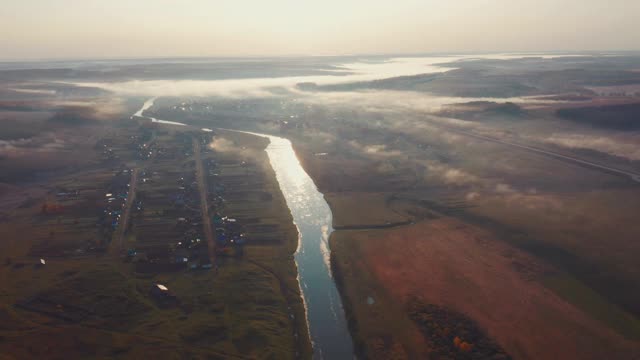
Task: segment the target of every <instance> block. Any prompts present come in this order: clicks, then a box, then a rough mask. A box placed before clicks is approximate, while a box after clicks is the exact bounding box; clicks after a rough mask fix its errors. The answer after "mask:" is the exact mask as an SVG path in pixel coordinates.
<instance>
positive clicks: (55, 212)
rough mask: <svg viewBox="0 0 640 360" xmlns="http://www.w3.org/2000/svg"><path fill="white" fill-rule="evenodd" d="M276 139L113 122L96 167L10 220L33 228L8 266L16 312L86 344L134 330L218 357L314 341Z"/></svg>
mask: <svg viewBox="0 0 640 360" xmlns="http://www.w3.org/2000/svg"><path fill="white" fill-rule="evenodd" d="M217 141H224V142H225V143H226V144H228V145H229V146H228V147H227V148H220V147H216V146H215V144H216V142H217ZM266 144H267V142H266V140H265V139H262V138H258V137H255V136H251V135H244V134H235V133H229V132H223V131H221V133H219V132H217V131H216V132H213V131H208V132H204V131H201V130H200V129H193V128H189V127H179V126H166V125H159V124H153V123H149V122H148V121H144V120H142V119H140V120H139V121H136V122H133V123H127V124H126V125H122V127H121V128H118V127H114V128H108V129H107V131H104V133H103V134H102V135H101V136H100V137H99V138H98V139H97V140H96V143H95V146H94V148H93V149H94V152H95V154H94V155H93V157H92V158H91V160H90V161H89V162H87V163H86V164H85V165H83V166H84V167H82V168H79V169H78V170H75V171H72V172H69V173H67V174H64V175H63V176H60V177H58V178H56V179H55V181H51V182H50V185H49V186H48V187H47V193H46V194H45V196H43V197H41V198H33V199H31V200H29V201H28V202H25V204H24V205H23V206H22V207H20V208H19V209H18V211H17V212H16V213H15V214H14V215H13V218H14V219H17V220H16V221H15V224H17V225H12V226H14V227H12V228H7V226H9V225H8V224H6V223H5V224H4V225H3V224H0V226H4V227H5V228H4V230H3V231H5V232H9V231H16V232H18V231H19V232H21V234H22V235H23V237H22V238H24V239H26V240H25V241H22V242H18V243H15V244H14V245H13V247H11V252H5V256H4V266H3V267H2V268H1V269H0V271H1V272H2V273H3V274H4V275H3V279H4V280H3V281H4V285H3V288H5V289H11V290H8V291H7V292H6V294H5V299H6V301H7V302H8V303H10V304H12V307H11V309H12V310H11V312H10V313H11V314H12V316H16V318H24V319H25V321H31V322H35V323H38V324H43V325H42V326H45V325H44V324H49V325H46V326H47V327H46V329H51V331H54V329H59V328H67V327H74V328H78V327H79V328H80V329H83V335H78V336H82V337H83V338H84V339H85V340H86V341H88V342H93V341H97V340H96V339H101V338H102V337H101V336H100V335H98V333H97V332H100V331H124V332H125V333H126V334H128V335H126V336H127V337H129V336H130V337H131V339H133V338H134V337H135V338H137V339H138V340H137V341H142V343H143V344H148V347H147V348H146V349H147V351H150V352H153V351H155V350H154V349H155V348H154V346H153V345H152V344H153V342H154V341H157V340H156V339H157V338H162V339H167V341H170V343H171V344H175V347H174V348H175V349H176V351H181V352H182V351H184V349H185V347H187V348H189V347H191V346H193V345H197V347H196V348H193V350H190V351H195V352H196V353H204V354H218V356H219V355H220V354H225V355H224V356H227V355H229V356H240V357H242V356H247V357H253V355H252V354H254V355H255V354H258V353H263V352H264V351H267V352H270V353H272V354H274V356H275V357H277V358H287V357H290V356H291V354H296V353H298V354H301V353H305V352H308V351H310V347H309V346H308V343H307V342H306V340H305V338H304V337H300V336H298V335H296V334H301V333H306V323H305V322H304V319H305V318H304V307H303V304H302V300H301V296H300V292H299V291H300V290H299V287H298V285H297V279H296V270H295V263H294V261H293V253H294V252H295V249H296V247H297V231H296V228H295V226H294V224H293V222H292V218H291V214H290V213H289V211H288V207H287V206H286V202H285V201H284V198H283V197H282V194H281V193H280V189H279V186H278V183H277V180H276V179H275V174H274V173H273V169H272V168H271V166H270V164H269V161H268V157H267V155H266V153H265V152H264V148H265V147H266ZM18 239H19V238H18ZM5 275H6V276H5ZM256 299H257V303H256ZM273 324H279V326H278V328H277V329H276V328H273V326H272V325H273ZM39 326H40V325H38V326H37V327H39ZM51 326H53V327H51ZM43 329H45V328H43ZM47 331H49V330H47ZM12 334H14V335H15V334H19V332H13V333H12ZM129 334H130V335H129ZM5 335H6V334H5ZM14 335H8V336H14ZM3 336H4V335H3ZM212 339H213V340H212ZM255 339H260V341H257V342H256V341H255ZM100 341H103V340H100ZM112 346H113V347H114V349H115V347H117V346H118V345H117V344H116V343H113V345H112ZM140 346H141V347H142V348H145V346H146V345H140ZM172 346H173V345H172ZM104 348H105V349H109V345H107V346H106V347H104ZM177 349H180V350H177ZM60 351H63V348H60ZM114 351H115V350H114ZM88 354H89V353H85V354H84V355H88ZM107 354H108V353H107ZM43 356H44V353H43Z"/></svg>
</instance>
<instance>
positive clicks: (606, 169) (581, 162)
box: [440, 126, 640, 183]
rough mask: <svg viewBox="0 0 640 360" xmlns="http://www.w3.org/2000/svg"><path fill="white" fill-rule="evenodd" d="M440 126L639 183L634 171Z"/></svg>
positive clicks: (447, 128) (639, 179)
mask: <svg viewBox="0 0 640 360" xmlns="http://www.w3.org/2000/svg"><path fill="white" fill-rule="evenodd" d="M440 127H442V128H444V129H445V130H447V131H451V132H454V133H456V134H460V135H464V136H469V137H472V138H475V139H479V140H484V141H490V142H494V143H497V144H502V145H507V146H511V147H515V148H519V149H523V150H527V151H530V152H535V153H538V154H541V155H546V156H549V157H552V158H556V159H559V160H564V161H568V162H572V163H575V164H578V165H586V166H588V167H590V168H593V169H596V170H601V171H604V172H607V173H610V174H616V175H622V176H625V177H628V178H630V179H631V180H633V181H635V182H638V183H640V174H638V173H634V172H631V171H626V170H621V169H616V168H613V167H610V166H607V165H602V164H598V163H594V162H591V161H588V160H584V159H579V158H575V157H572V156H567V155H563V154H559V153H556V152H553V151H549V150H544V149H540V148H537V147H533V146H528V145H522V144H518V143H515V142H511V141H506V140H501V139H498V138H494V137H490V136H485V135H478V134H475V133H472V132H469V131H464V130H459V129H454V128H451V127H449V126H440Z"/></svg>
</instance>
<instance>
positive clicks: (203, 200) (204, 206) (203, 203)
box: [193, 139, 216, 264]
mask: <svg viewBox="0 0 640 360" xmlns="http://www.w3.org/2000/svg"><path fill="white" fill-rule="evenodd" d="M200 152H201V151H200V143H199V142H198V139H193V154H194V156H195V160H196V179H197V181H198V192H199V193H200V208H201V211H202V226H203V227H204V236H205V237H206V238H207V245H208V247H209V260H210V261H211V263H212V264H213V263H214V261H215V256H216V254H215V249H216V242H215V238H214V236H213V228H212V227H211V217H210V216H209V206H208V202H207V182H206V180H205V174H204V168H203V167H202V158H201V156H200Z"/></svg>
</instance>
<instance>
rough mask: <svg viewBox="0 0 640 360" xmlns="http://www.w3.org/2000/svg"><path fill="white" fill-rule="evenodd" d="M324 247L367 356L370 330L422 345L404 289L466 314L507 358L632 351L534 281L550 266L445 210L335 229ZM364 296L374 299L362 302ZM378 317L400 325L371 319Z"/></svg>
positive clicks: (407, 348)
mask: <svg viewBox="0 0 640 360" xmlns="http://www.w3.org/2000/svg"><path fill="white" fill-rule="evenodd" d="M331 247H332V250H333V251H334V254H335V261H334V262H335V264H334V266H336V267H337V269H338V271H339V273H340V274H342V275H343V280H342V282H343V283H344V286H343V289H344V291H345V298H346V299H347V301H348V302H349V304H348V305H347V306H348V307H349V308H350V309H352V310H353V311H355V313H354V318H355V319H354V323H355V326H356V328H357V331H356V334H358V337H359V338H360V339H361V341H362V342H363V344H365V345H362V346H364V348H365V349H364V352H365V354H366V355H367V357H370V358H376V357H377V354H378V353H376V350H375V348H374V347H372V345H371V342H370V341H369V339H370V337H378V338H391V339H393V340H392V343H399V344H402V347H403V348H404V352H406V353H407V354H409V355H420V356H422V355H424V354H426V353H428V352H429V349H428V348H427V347H426V346H425V344H424V343H423V342H422V341H420V338H421V337H420V336H419V334H417V330H416V329H415V328H414V327H413V326H409V321H408V319H406V316H407V315H406V312H405V311H404V309H403V306H405V304H406V302H407V300H408V299H409V298H410V297H412V296H418V297H420V298H421V299H423V300H424V301H425V302H427V303H431V304H436V305H441V306H445V307H448V308H452V309H453V310H455V311H458V312H461V313H464V314H467V315H468V316H469V317H471V318H472V319H473V320H475V321H476V322H477V323H478V324H479V326H480V327H481V328H482V329H484V330H485V331H486V333H487V334H488V335H489V336H490V337H491V338H493V339H495V340H496V341H497V342H498V343H499V344H500V345H501V346H502V347H503V348H504V349H505V350H506V351H507V353H508V354H510V355H512V356H514V357H515V358H532V359H542V358H562V359H602V358H620V359H622V358H633V356H634V355H638V351H640V347H639V346H638V344H637V343H636V342H632V341H629V340H626V339H624V338H623V337H622V336H620V335H619V334H617V333H615V332H614V331H612V330H610V329H608V328H605V327H602V324H600V323H598V322H597V321H595V320H594V319H592V318H590V317H589V316H587V315H586V314H585V313H583V312H582V311H581V310H579V309H577V308H576V307H575V306H573V305H571V304H569V303H568V302H566V301H564V300H563V299H562V298H560V297H558V296H557V295H555V294H554V293H553V292H552V291H550V290H549V289H547V288H545V287H544V286H543V285H542V284H541V283H540V280H541V279H543V278H544V277H545V276H548V275H549V274H553V273H554V271H555V270H554V269H553V268H552V267H551V266H549V265H547V264H545V263H543V262H542V261H540V260H539V259H536V258H534V257H532V256H530V255H527V254H525V253H523V252H522V251H519V250H517V249H515V248H513V247H511V246H509V245H508V244H506V243H504V242H501V241H499V240H497V239H496V238H495V237H493V236H492V235H491V234H490V233H487V232H486V231H483V230H480V229H478V228H476V227H473V226H470V225H465V224H463V223H461V222H459V221H456V220H454V219H451V218H441V219H437V220H431V221H427V222H421V223H418V224H416V225H413V226H407V227H402V228H398V229H394V230H377V231H338V232H336V233H334V234H333V236H332V242H331ZM362 282H364V284H362ZM367 296H371V297H373V298H374V299H375V304H373V305H369V306H368V305H366V303H365V300H366V297H367ZM387 306H388V307H387ZM385 319H387V320H389V319H393V320H392V321H391V324H399V325H398V326H399V328H401V329H402V330H403V331H402V332H399V333H396V332H395V330H396V329H394V328H393V327H392V326H387V327H385V326H380V324H381V323H382V322H383V321H386V320H385ZM402 323H404V324H405V325H404V326H403V325H401V324H402ZM412 327H413V328H414V330H410V329H411V328H412ZM385 328H387V329H388V330H386V331H385V330H384V329H385ZM365 339H366V340H365ZM378 355H379V354H378Z"/></svg>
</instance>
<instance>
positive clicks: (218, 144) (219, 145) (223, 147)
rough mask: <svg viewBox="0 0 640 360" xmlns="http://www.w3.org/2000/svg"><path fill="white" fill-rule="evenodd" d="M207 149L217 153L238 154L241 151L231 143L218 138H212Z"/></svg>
mask: <svg viewBox="0 0 640 360" xmlns="http://www.w3.org/2000/svg"><path fill="white" fill-rule="evenodd" d="M209 147H210V148H211V149H213V150H215V151H218V152H238V151H239V150H241V149H240V148H238V147H237V146H236V144H235V143H234V142H233V141H231V140H227V139H225V138H222V137H218V136H216V137H214V138H213V141H211V143H209Z"/></svg>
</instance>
